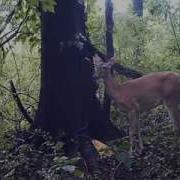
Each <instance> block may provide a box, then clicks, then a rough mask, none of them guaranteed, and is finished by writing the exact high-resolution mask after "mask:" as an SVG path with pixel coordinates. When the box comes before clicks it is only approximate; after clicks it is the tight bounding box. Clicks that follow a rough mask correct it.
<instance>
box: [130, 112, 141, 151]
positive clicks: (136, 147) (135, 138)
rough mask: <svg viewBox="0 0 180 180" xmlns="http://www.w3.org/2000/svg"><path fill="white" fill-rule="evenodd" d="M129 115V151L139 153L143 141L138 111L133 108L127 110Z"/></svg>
mask: <svg viewBox="0 0 180 180" xmlns="http://www.w3.org/2000/svg"><path fill="white" fill-rule="evenodd" d="M128 116H129V137H130V144H131V149H130V152H131V153H133V152H135V153H138V154H140V153H141V152H142V150H143V143H142V139H141V134H140V121H139V111H137V110H136V109H133V110H131V111H129V112H128Z"/></svg>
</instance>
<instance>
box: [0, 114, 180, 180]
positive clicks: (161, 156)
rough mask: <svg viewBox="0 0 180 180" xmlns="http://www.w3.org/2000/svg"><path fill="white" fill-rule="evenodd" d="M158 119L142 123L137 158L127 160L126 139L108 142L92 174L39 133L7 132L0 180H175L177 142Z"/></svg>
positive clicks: (179, 175) (179, 155)
mask: <svg viewBox="0 0 180 180" xmlns="http://www.w3.org/2000/svg"><path fill="white" fill-rule="evenodd" d="M158 114H159V113H158ZM159 117H161V118H159ZM159 117H158V118H155V116H154V115H152V114H151V117H146V118H147V119H146V120H145V121H144V122H143V128H142V137H143V142H144V151H143V153H142V154H141V155H138V156H136V157H133V158H132V157H130V156H129V153H128V152H129V140H128V137H124V138H122V139H119V140H117V141H114V142H110V143H109V144H110V147H111V149H112V151H113V153H112V155H111V156H110V155H109V152H106V151H105V150H104V151H103V152H100V154H101V156H100V159H99V162H98V167H97V169H96V170H95V173H94V174H89V173H88V172H87V171H86V166H85V163H84V162H83V160H82V159H81V157H80V156H79V154H77V155H76V156H74V157H71V158H69V157H66V156H65V155H64V152H63V150H62V147H63V143H62V142H61V141H54V140H53V138H52V137H51V136H49V135H47V134H44V133H43V132H40V131H35V132H30V131H29V130H21V131H18V132H17V131H15V132H8V133H7V136H6V137H5V138H7V144H6V146H8V147H7V148H6V150H5V149H4V150H3V149H2V148H1V150H0V179H3V180H4V179H5V180H6V179H8V180H9V179H23V180H29V179H34V180H36V179H37V180H39V179H42V180H43V179H47V180H51V179H60V180H61V179H62V180H72V179H74V180H78V179H79V180H80V179H81V180H179V179H180V140H179V138H177V137H176V136H175V134H174V131H173V126H172V122H171V121H169V119H168V118H164V115H163V116H159ZM162 117H163V118H162ZM150 120H151V121H150ZM149 122H150V123H149ZM124 129H126V128H124ZM37 139H38V141H39V140H40V141H41V140H42V139H43V141H42V142H43V143H41V145H37V144H39V142H38V141H37ZM80 162H81V163H80Z"/></svg>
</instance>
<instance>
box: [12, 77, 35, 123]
mask: <svg viewBox="0 0 180 180" xmlns="http://www.w3.org/2000/svg"><path fill="white" fill-rule="evenodd" d="M10 86H11V92H12V95H13V98H14V100H15V102H16V104H17V106H18V108H19V110H20V112H21V113H22V115H23V116H24V117H25V119H27V121H28V122H29V123H30V124H32V123H33V120H32V118H31V117H30V116H29V114H28V113H27V111H26V109H25V107H24V106H23V104H22V102H21V100H20V98H19V96H18V94H17V92H16V88H15V86H14V83H13V81H12V80H11V81H10Z"/></svg>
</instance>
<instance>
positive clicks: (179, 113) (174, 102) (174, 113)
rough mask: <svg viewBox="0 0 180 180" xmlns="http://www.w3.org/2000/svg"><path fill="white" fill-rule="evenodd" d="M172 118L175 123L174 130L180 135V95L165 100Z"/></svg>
mask: <svg viewBox="0 0 180 180" xmlns="http://www.w3.org/2000/svg"><path fill="white" fill-rule="evenodd" d="M165 105H166V106H167V108H168V111H169V115H170V118H171V120H172V121H173V123H174V130H175V133H176V135H177V136H180V109H179V97H170V98H167V99H166V100H165Z"/></svg>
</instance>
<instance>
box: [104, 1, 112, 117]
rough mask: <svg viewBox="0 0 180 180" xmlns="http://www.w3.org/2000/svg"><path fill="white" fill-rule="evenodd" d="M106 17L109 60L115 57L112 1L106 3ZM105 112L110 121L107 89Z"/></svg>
mask: <svg viewBox="0 0 180 180" xmlns="http://www.w3.org/2000/svg"><path fill="white" fill-rule="evenodd" d="M105 17H106V54H107V58H111V57H113V56H114V47H113V27H114V22H113V4H112V1H111V0H106V1H105ZM104 112H105V116H106V120H110V114H111V100H110V98H109V96H108V94H107V90H106V89H105V93H104Z"/></svg>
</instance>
